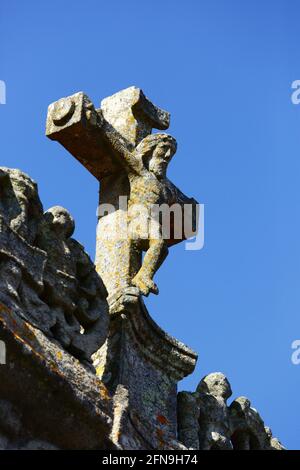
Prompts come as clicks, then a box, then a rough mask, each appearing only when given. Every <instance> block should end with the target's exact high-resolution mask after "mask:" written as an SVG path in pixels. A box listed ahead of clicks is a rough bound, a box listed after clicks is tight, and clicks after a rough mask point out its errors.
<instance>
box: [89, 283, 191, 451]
mask: <svg viewBox="0 0 300 470" xmlns="http://www.w3.org/2000/svg"><path fill="white" fill-rule="evenodd" d="M110 304H111V309H110V311H111V321H110V328H109V335H108V338H107V340H106V342H105V343H104V345H103V346H102V348H101V349H100V350H99V351H98V352H97V353H95V354H94V356H93V358H94V366H95V368H96V373H97V375H98V376H99V378H100V379H101V380H102V381H103V382H104V383H105V385H106V386H107V388H108V389H109V390H110V391H111V393H115V391H116V390H118V387H119V384H122V386H123V388H124V389H126V391H127V396H128V409H127V414H128V419H129V421H130V424H131V426H133V427H134V428H135V429H141V431H140V433H141V435H142V436H144V438H146V441H147V443H148V444H147V445H148V446H150V448H154V449H155V448H167V446H169V445H170V441H174V442H175V441H176V439H177V416H176V406H177V405H176V400H177V398H176V395H177V382H178V381H179V380H181V379H182V378H183V377H185V376H186V375H188V374H190V373H191V372H192V371H193V370H194V367H195V364H196V360H197V355H196V354H195V353H194V352H193V351H192V350H190V349H189V348H187V347H186V346H185V345H183V344H182V343H180V342H179V341H177V340H175V339H174V338H172V337H170V336H169V335H167V334H166V333H165V332H164V331H163V330H161V329H160V328H159V327H158V325H156V324H155V323H154V322H153V320H152V319H151V318H150V316H149V314H148V312H147V310H146V307H145V305H144V303H143V301H142V299H141V298H140V297H139V291H138V289H136V288H128V289H127V291H126V293H125V294H123V295H121V296H120V297H115V298H114V299H110ZM127 435H128V433H127V434H126V436H127Z"/></svg>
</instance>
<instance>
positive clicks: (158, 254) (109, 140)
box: [46, 87, 197, 296]
mask: <svg viewBox="0 0 300 470" xmlns="http://www.w3.org/2000/svg"><path fill="white" fill-rule="evenodd" d="M169 120H170V117H169V114H168V113H167V112H166V111H162V110H160V109H159V108H157V107H156V106H154V105H153V104H152V103H151V102H150V101H149V100H148V99H147V98H146V97H145V96H144V94H143V92H142V90H140V89H138V88H136V87H130V88H128V89H126V90H122V91H120V92H119V93H116V94H115V95H113V96H111V97H109V98H106V99H104V100H103V101H102V103H101V108H100V109H95V108H94V106H93V104H92V103H91V101H90V99H89V98H88V97H87V96H86V95H84V94H83V93H77V94H75V95H73V96H70V97H68V98H62V99H61V100H59V101H58V102H56V103H52V104H51V105H50V106H49V110H48V117H47V128H46V134H47V136H48V137H49V138H51V139H53V140H57V141H59V142H60V143H61V144H62V145H63V146H64V147H65V148H66V149H67V150H69V152H70V153H71V154H72V155H74V156H75V157H76V158H77V159H78V160H79V161H80V162H81V163H82V164H83V165H84V166H85V167H86V168H87V169H88V170H89V171H90V172H91V173H92V174H93V175H94V176H95V177H96V178H97V179H98V180H101V186H100V204H101V207H102V208H103V207H104V205H106V207H107V205H110V207H112V209H111V210H110V213H109V214H107V213H100V214H99V223H98V229H97V245H96V267H97V271H98V272H99V274H100V276H101V277H102V279H103V281H104V283H105V286H106V288H107V290H108V293H109V294H110V295H112V294H113V293H114V292H116V291H119V290H124V289H126V288H127V287H130V286H136V287H138V288H139V290H140V292H141V294H142V295H146V296H147V295H149V293H151V292H152V293H154V294H157V293H158V288H157V286H156V284H155V283H154V281H153V277H154V275H155V273H156V271H157V270H158V269H159V267H160V265H161V264H162V263H163V261H164V260H165V258H166V256H167V254H168V247H169V246H171V245H173V244H174V243H178V242H180V241H182V240H183V239H185V238H187V237H189V236H191V235H192V234H194V233H195V229H196V217H197V203H196V201H195V200H194V199H190V198H187V197H186V196H185V195H184V194H183V193H181V191H179V190H178V188H176V187H175V186H174V185H173V184H172V183H171V182H170V181H169V180H168V179H167V176H166V171H167V166H168V164H169V162H170V160H171V158H172V156H173V155H174V153H175V152H176V148H177V144H176V141H175V139H174V138H173V137H171V136H169V135H168V134H151V132H152V128H153V127H155V128H158V129H167V128H168V126H169ZM120 197H121V198H123V199H122V201H124V199H126V203H125V208H124V207H123V203H122V202H121V199H120ZM127 200H128V204H127ZM163 204H164V205H165V206H167V207H168V208H170V207H174V205H176V207H177V206H178V207H177V212H176V213H175V215H174V220H173V218H172V220H168V221H167V222H165V224H161V222H160V219H159V217H158V216H157V217H155V216H154V215H153V213H152V212H151V209H152V208H153V206H155V205H157V206H160V207H161V205H163ZM184 205H189V206H191V208H192V210H189V211H186V210H184V211H183V210H182V209H183V208H184ZM141 208H142V209H141ZM101 212H102V211H101ZM186 214H187V215H186ZM186 219H187V220H186ZM120 220H122V222H121V225H120V222H119V221H120ZM163 225H167V226H168V230H163ZM150 226H151V227H152V228H151V229H150V228H149V227H150ZM124 227H126V234H124V233H121V232H123V228H124ZM141 227H142V228H141ZM179 229H180V230H179ZM154 232H155V233H154ZM143 252H145V253H146V254H145V258H144V260H143V261H142V253H143Z"/></svg>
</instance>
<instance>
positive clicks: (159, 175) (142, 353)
mask: <svg viewBox="0 0 300 470" xmlns="http://www.w3.org/2000/svg"><path fill="white" fill-rule="evenodd" d="M169 120H170V116H169V114H168V113H167V112H166V111H163V110H161V109H159V108H157V107H156V106H155V105H153V104H152V103H151V102H150V101H149V100H148V99H147V98H146V97H145V95H144V94H143V92H142V91H141V90H140V89H138V88H135V87H131V88H129V89H127V90H123V91H121V92H119V93H116V94H115V95H113V96H112V97H109V98H106V99H105V100H103V101H102V103H101V108H100V109H95V108H94V106H93V104H92V103H91V101H90V100H89V98H88V97H87V96H86V95H84V94H83V93H77V94H75V95H73V96H71V97H68V98H64V99H62V100H59V101H58V102H56V103H53V104H52V105H50V107H49V113H48V118H47V135H48V136H49V137H50V138H51V139H53V140H57V141H59V142H60V143H61V144H62V145H64V146H65V148H67V149H68V150H69V151H70V152H71V153H72V154H73V155H74V156H75V157H76V158H77V159H78V160H79V161H80V162H81V163H82V164H83V165H84V166H85V167H86V168H87V169H88V170H89V171H90V172H91V173H92V174H93V175H94V176H95V177H96V178H98V179H99V180H100V179H101V192H100V201H101V202H102V203H106V204H113V205H114V207H113V210H112V211H109V210H107V211H106V213H99V224H98V238H97V259H96V263H97V270H98V273H100V275H101V277H102V278H101V277H99V274H97V272H96V269H95V265H94V264H93V262H92V261H91V260H90V258H89V256H88V255H87V254H86V252H85V251H84V248H83V247H82V246H81V245H80V244H79V243H78V242H77V241H76V240H74V239H73V238H71V237H72V234H73V231H74V220H73V218H72V216H71V215H70V214H69V212H68V211H67V210H66V209H64V208H62V207H60V206H55V207H52V208H51V209H49V210H48V211H46V212H44V211H43V207H42V204H41V201H40V199H39V195H38V190H37V185H36V183H35V182H34V181H33V180H31V178H30V177H29V176H27V175H25V174H24V173H22V172H20V171H19V170H11V169H8V168H0V346H2V345H5V351H1V365H0V449H22V450H23V449H24V450H26V449H36V450H39V449H41V450H42V449H52V450H56V449H95V450H96V449H97V450H100V449H118V450H122V449H136V450H139V449H162V450H173V449H181V450H186V449H200V450H223V449H228V450H229V449H243V450H251V449H264V450H273V449H274V450H275V449H276V450H281V449H283V446H282V445H281V443H280V442H279V441H278V439H276V438H274V437H273V436H272V432H271V430H270V429H269V428H267V427H265V425H264V423H263V421H262V419H261V417H260V415H259V414H258V412H257V411H256V410H255V409H254V408H252V407H251V403H250V401H249V400H248V399H247V398H244V397H239V398H237V399H236V400H234V401H233V402H232V403H231V404H230V406H228V403H227V401H228V399H229V397H230V396H231V393H232V392H231V387H230V384H229V382H228V380H227V378H226V377H225V376H224V375H223V374H221V373H219V372H218V373H213V374H209V375H207V376H206V377H204V378H203V379H202V380H201V382H200V383H199V386H198V387H197V390H196V391H195V392H193V393H192V392H180V393H179V394H177V383H178V381H179V380H181V379H182V378H183V377H185V376H186V375H188V374H190V373H191V372H192V371H193V370H194V367H195V363H196V360H197V355H196V354H195V353H194V352H193V351H192V350H190V349H189V348H188V347H187V346H185V345H184V344H182V343H180V342H179V341H177V340H175V339H174V338H172V337H170V336H169V335H168V334H167V333H165V332H164V331H163V330H162V329H161V328H159V326H158V325H157V324H156V323H155V322H154V321H153V320H152V318H151V317H150V315H149V313H148V311H147V309H146V307H145V304H144V302H143V300H142V297H141V295H148V294H149V293H150V292H152V293H158V288H157V286H156V285H155V283H154V281H153V278H154V275H155V273H156V271H157V269H158V268H159V267H160V265H161V264H162V263H163V261H164V259H165V257H166V256H167V251H168V247H169V246H171V245H173V244H174V243H177V242H179V241H181V240H183V239H184V238H185V237H186V232H185V233H184V234H183V235H182V234H181V235H180V236H179V237H178V236H175V234H176V233H175V232H176V230H177V229H178V221H179V226H182V225H183V224H185V222H186V218H188V219H190V221H193V220H194V221H195V213H194V212H195V211H194V209H197V203H196V201H195V200H193V199H189V198H187V197H186V196H184V195H183V194H182V193H181V192H180V191H179V190H178V188H176V187H175V186H174V185H173V184H172V183H171V182H170V181H169V180H168V179H167V176H166V171H167V166H168V164H169V162H170V160H171V158H172V156H173V155H174V154H175V151H176V145H177V144H176V141H175V139H174V138H173V137H171V136H170V135H167V134H151V132H152V128H157V129H161V130H164V129H167V128H168V126H169ZM120 196H122V197H125V196H126V197H128V199H129V204H128V206H127V205H126V206H125V208H124V206H123V201H122V199H120ZM162 203H164V204H165V205H166V206H167V207H168V208H170V206H171V205H173V204H174V203H176V204H177V206H178V205H179V207H182V206H184V205H185V204H186V203H188V204H189V207H190V208H191V210H190V211H189V212H188V216H187V217H186V214H185V213H183V214H182V213H180V216H179V217H176V214H175V216H174V220H173V222H172V221H171V223H170V221H169V232H167V234H166V233H164V228H165V227H164V223H163V222H162V221H161V219H160V218H156V217H154V215H155V214H153V213H150V216H149V214H148V213H146V214H145V213H144V212H143V209H144V208H146V209H147V210H148V209H149V208H152V207H153V206H155V205H158V206H159V205H160V204H162ZM137 207H140V208H139V209H138V211H137ZM124 214H125V218H124V217H123V219H122V216H123V215H124ZM120 218H121V219H122V224H124V220H125V226H126V229H129V234H128V233H126V236H125V238H124V237H122V236H121V232H120V230H121V229H122V227H123V226H122V224H121V226H120V225H119V229H120V230H119V229H117V230H116V222H118V221H119V219H120ZM148 223H149V224H148ZM150 223H151V224H152V223H154V229H155V234H154V235H153V232H152V229H153V227H152V228H151V230H150V228H149V227H150V225H151V224H150ZM143 224H144V225H143ZM147 224H148V225H147ZM145 227H146V230H145ZM193 228H194V227H193ZM143 252H145V256H144V260H143V259H142V254H143ZM102 279H103V281H102ZM108 293H109V297H108V298H107V294H108ZM92 360H93V364H92Z"/></svg>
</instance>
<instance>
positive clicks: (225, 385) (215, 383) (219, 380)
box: [197, 372, 232, 400]
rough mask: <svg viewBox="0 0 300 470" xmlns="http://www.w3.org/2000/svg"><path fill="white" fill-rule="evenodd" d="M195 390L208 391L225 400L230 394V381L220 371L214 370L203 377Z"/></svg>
mask: <svg viewBox="0 0 300 470" xmlns="http://www.w3.org/2000/svg"><path fill="white" fill-rule="evenodd" d="M197 391H199V392H204V393H210V394H211V395H213V396H215V397H222V398H224V399H225V400H226V399H227V398H229V397H230V396H231V395H232V391H231V387H230V383H229V382H228V380H227V378H226V377H225V375H224V374H222V373H221V372H215V373H212V374H209V375H207V376H206V377H204V378H203V379H202V380H201V382H200V384H199V385H198V387H197Z"/></svg>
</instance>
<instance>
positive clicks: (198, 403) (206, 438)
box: [178, 372, 284, 450]
mask: <svg viewBox="0 0 300 470" xmlns="http://www.w3.org/2000/svg"><path fill="white" fill-rule="evenodd" d="M231 394H232V391H231V387H230V384H229V382H228V380H227V378H226V377H225V376H224V374H222V373H220V372H215V373H212V374H209V375H207V376H206V377H204V378H203V379H202V380H201V382H200V383H199V385H198V387H197V390H196V392H194V393H191V392H180V393H179V394H178V438H179V440H180V441H181V442H182V443H183V444H184V445H185V446H187V447H189V448H194V449H200V450H284V447H283V446H282V444H281V443H280V442H279V441H278V439H275V438H273V437H272V432H271V430H270V429H269V428H266V427H265V426H264V422H263V420H262V418H261V417H260V415H259V414H258V412H257V411H256V410H255V409H254V408H252V407H251V403H250V401H249V400H248V399H247V398H245V397H239V398H237V399H236V400H234V401H233V402H232V403H231V405H230V406H228V405H227V400H228V398H229V397H230V396H231Z"/></svg>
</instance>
